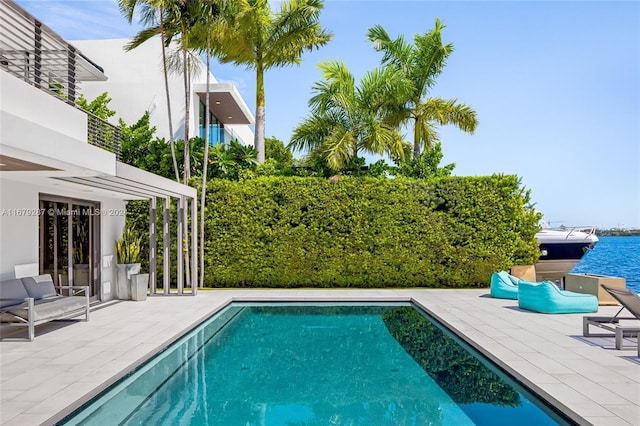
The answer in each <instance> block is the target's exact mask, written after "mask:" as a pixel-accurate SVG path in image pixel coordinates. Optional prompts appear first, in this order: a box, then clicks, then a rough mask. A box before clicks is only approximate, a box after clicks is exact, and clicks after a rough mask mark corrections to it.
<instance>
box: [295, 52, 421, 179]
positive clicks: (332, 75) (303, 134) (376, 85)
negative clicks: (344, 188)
mask: <svg viewBox="0 0 640 426" xmlns="http://www.w3.org/2000/svg"><path fill="white" fill-rule="evenodd" d="M319 68H320V70H321V71H322V73H323V77H324V81H320V82H317V83H315V84H314V86H313V90H314V92H315V93H316V94H315V96H313V97H312V98H311V100H310V101H309V106H310V108H311V116H310V117H308V118H306V119H304V120H303V121H302V123H301V124H300V125H298V127H297V128H296V129H295V130H294V132H293V136H292V138H291V142H290V143H289V148H291V149H296V150H306V151H308V152H309V153H310V154H312V155H320V156H321V157H324V159H325V160H326V162H327V165H328V166H329V167H330V168H331V169H333V170H337V171H339V170H340V169H342V168H343V167H344V166H345V165H346V164H348V163H349V162H350V161H351V160H353V159H355V158H356V157H357V156H358V154H359V153H360V152H369V153H375V154H384V153H387V154H389V155H391V156H395V157H403V156H404V148H405V146H406V144H405V142H404V141H403V139H402V135H401V134H400V132H399V131H398V130H397V127H396V126H394V125H390V124H389V123H387V122H385V121H384V120H383V117H384V116H385V115H386V112H387V111H388V110H389V109H390V108H397V106H398V105H399V104H400V103H401V102H402V101H404V99H406V98H407V96H408V95H409V94H410V93H411V89H412V86H411V84H410V82H409V81H408V80H406V79H405V78H403V75H402V73H401V72H400V71H399V70H397V69H395V68H394V67H384V68H378V69H375V70H373V71H369V72H368V73H367V74H366V75H365V76H364V77H363V78H362V80H361V81H360V83H359V85H358V86H356V84H355V80H354V78H353V75H352V74H351V72H350V71H349V70H348V69H347V67H346V66H345V64H344V63H342V62H341V61H327V62H322V63H320V64H319Z"/></svg>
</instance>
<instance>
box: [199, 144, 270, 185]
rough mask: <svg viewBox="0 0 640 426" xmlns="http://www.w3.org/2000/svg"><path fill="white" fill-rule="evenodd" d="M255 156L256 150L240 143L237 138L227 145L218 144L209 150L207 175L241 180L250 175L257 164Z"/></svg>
mask: <svg viewBox="0 0 640 426" xmlns="http://www.w3.org/2000/svg"><path fill="white" fill-rule="evenodd" d="M257 156H258V152H257V151H256V150H255V149H254V148H253V147H251V146H245V145H242V144H241V143H240V142H238V141H237V140H233V141H231V143H229V145H228V146H226V145H222V144H218V145H216V146H214V147H213V149H210V150H209V166H208V172H207V174H208V175H209V176H208V177H209V178H220V179H229V180H241V179H242V178H247V177H248V176H252V175H251V173H252V172H253V170H255V168H256V166H257V164H258V160H257ZM248 172H249V173H248ZM247 173H248V174H247Z"/></svg>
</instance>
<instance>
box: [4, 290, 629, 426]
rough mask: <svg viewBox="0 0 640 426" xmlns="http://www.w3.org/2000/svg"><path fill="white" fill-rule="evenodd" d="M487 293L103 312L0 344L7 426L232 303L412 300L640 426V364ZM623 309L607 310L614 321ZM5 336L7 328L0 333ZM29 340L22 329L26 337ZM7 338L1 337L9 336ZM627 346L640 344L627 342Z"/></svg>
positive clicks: (127, 307)
mask: <svg viewBox="0 0 640 426" xmlns="http://www.w3.org/2000/svg"><path fill="white" fill-rule="evenodd" d="M488 293H489V292H488V290H487V289H481V290H424V289H412V290H306V289H302V290H213V291H202V292H199V293H198V296H196V297H190V296H176V297H151V298H149V299H148V300H147V301H146V302H119V303H115V304H112V305H107V306H101V307H98V308H97V309H94V310H93V311H92V313H91V320H90V321H89V322H87V323H85V322H75V321H72V322H57V323H48V324H43V325H41V326H38V327H37V328H36V339H35V340H34V341H33V342H25V341H3V342H1V343H0V397H1V399H0V424H1V425H29V426H31V425H37V424H51V423H53V422H55V421H56V420H59V419H60V418H61V417H62V416H63V415H64V414H66V413H68V412H69V410H70V409H73V408H75V407H77V406H79V405H80V404H81V403H83V402H84V401H86V400H87V399H89V398H90V397H91V396H93V395H95V394H96V393H98V392H99V391H101V390H102V389H104V388H105V387H106V386H108V385H109V384H111V383H113V382H114V381H115V380H116V379H117V378H119V377H120V376H122V375H123V374H124V373H125V372H126V371H128V370H129V369H130V368H131V367H132V366H135V365H138V364H140V363H141V362H143V361H144V360H145V359H147V358H148V357H150V356H152V355H153V354H154V353H155V352H156V351H157V350H158V349H160V348H163V347H164V346H166V345H167V344H168V343H169V342H171V341H173V340H175V339H176V338H178V337H179V336H180V335H181V334H183V333H184V332H186V331H187V330H188V329H190V328H191V327H192V326H193V325H195V324H197V323H198V322H200V321H201V320H202V319H204V318H205V317H207V316H209V315H210V314H211V313H212V312H214V311H215V310H217V309H219V308H220V307H222V306H224V305H226V304H227V302H229V301H230V300H232V299H233V300H265V301H268V300H303V301H304V300H341V301H346V300H367V301H370V300H380V301H384V300H385V299H394V300H398V299H410V298H412V299H414V300H415V301H416V302H417V303H419V304H420V305H422V306H423V307H425V308H426V309H427V310H429V311H430V312H431V313H432V314H433V315H434V316H436V317H437V318H438V319H440V320H441V321H442V322H444V323H445V324H446V325H447V326H448V327H449V328H451V329H453V330H455V331H456V332H457V333H458V334H459V335H460V336H461V337H462V338H463V339H465V340H466V341H468V342H469V343H471V344H472V345H473V346H475V347H476V348H477V349H479V350H480V351H481V352H483V353H484V354H485V355H487V356H489V357H490V358H491V359H492V360H493V361H495V362H497V363H499V364H500V365H501V366H503V367H504V368H506V369H507V370H509V371H511V372H512V374H513V375H514V376H515V377H516V378H518V379H520V380H521V381H523V382H524V383H526V384H527V385H529V386H530V387H531V388H532V389H533V390H535V391H536V392H538V393H539V394H541V395H543V396H544V397H546V398H547V399H548V400H550V401H552V402H553V403H554V404H555V405H556V406H558V407H559V408H561V409H562V410H563V411H564V412H566V413H568V414H569V415H570V416H571V417H572V418H574V419H575V420H576V421H577V422H578V423H580V424H585V425H586V424H593V425H606V426H617V425H625V426H630V425H638V424H640V360H639V359H638V357H637V356H636V351H637V350H636V349H628V350H622V351H617V350H615V349H613V345H614V343H613V338H611V339H609V338H583V337H582V315H581V314H568V315H544V314H536V313H532V312H527V311H523V310H520V309H519V308H518V307H517V302H516V301H512V300H501V299H492V298H490V297H488ZM617 309H618V308H617V307H604V306H601V307H600V311H599V314H602V315H613V314H614V313H615V312H616V311H617ZM3 331H4V330H3ZM21 332H22V331H21ZM3 335H4V333H3ZM627 343H628V344H635V343H636V341H635V339H629V341H628V342H627Z"/></svg>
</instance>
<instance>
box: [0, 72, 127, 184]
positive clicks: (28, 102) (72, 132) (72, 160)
mask: <svg viewBox="0 0 640 426" xmlns="http://www.w3.org/2000/svg"><path fill="white" fill-rule="evenodd" d="M0 99H1V100H2V101H1V103H0V123H2V125H1V126H0V141H1V142H2V154H4V155H8V156H15V157H18V158H21V159H23V160H27V161H32V162H36V163H40V164H44V165H46V166H49V167H54V168H59V169H62V170H65V171H67V172H70V173H73V174H75V175H95V174H101V173H104V174H115V155H114V154H112V153H110V152H107V151H104V150H102V149H100V148H98V147H95V146H92V145H89V144H88V143H87V121H88V119H87V115H86V114H85V113H84V112H82V111H80V110H78V109H76V108H74V107H72V106H71V105H67V104H66V103H64V102H62V101H61V100H60V99H57V98H54V97H53V96H51V95H49V94H48V93H45V92H43V91H42V90H39V89H37V88H35V87H33V86H31V85H30V84H27V83H25V82H24V81H22V80H20V79H19V78H16V77H14V76H12V75H11V74H9V73H7V72H5V71H0ZM67 174H69V173H67Z"/></svg>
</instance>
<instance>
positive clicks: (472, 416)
mask: <svg viewBox="0 0 640 426" xmlns="http://www.w3.org/2000/svg"><path fill="white" fill-rule="evenodd" d="M517 422H520V423H522V424H536V425H545V424H567V422H566V421H565V420H564V419H562V418H561V417H560V416H558V415H557V414H555V413H554V412H553V411H552V410H551V409H549V408H548V407H546V406H545V405H544V404H543V403H542V402H540V401H538V400H536V399H535V398H534V397H533V396H532V395H531V394H530V393H528V392H526V391H525V390H524V389H522V388H521V387H520V386H518V385H517V384H516V383H515V382H514V381H513V380H511V379H510V378H508V377H507V376H506V375H504V374H503V373H501V372H500V371H499V370H498V369H497V368H496V367H492V366H490V365H489V364H488V362H487V361H485V360H481V359H480V358H478V357H477V355H474V354H472V353H471V352H470V351H469V350H468V349H465V348H464V347H463V346H461V344H459V341H458V340H457V339H456V338H454V337H453V336H452V335H451V334H450V333H448V332H446V331H445V330H444V329H443V328H442V327H441V326H439V325H437V324H435V323H434V322H433V321H432V320H430V319H429V318H428V317H427V316H426V315H425V314H423V313H422V312H419V311H418V310H417V309H416V308H414V307H412V306H410V305H408V304H405V305H399V304H394V305H367V306H362V305H350V306H345V305H340V306H336V305H317V304H316V305H302V304H301V305H289V304H286V305H285V304H278V305H275V306H274V305H259V304H252V305H247V304H232V305H230V306H229V307H228V308H226V309H225V310H224V311H223V312H221V313H220V314H218V315H216V316H214V317H213V318H212V319H210V320H208V321H206V322H205V323H204V324H203V325H201V326H199V327H198V328H197V329H195V330H194V331H192V332H191V333H189V334H188V335H187V336H185V337H184V338H183V339H181V340H180V341H178V342H177V343H176V344H174V345H173V346H171V347H169V348H168V349H167V350H165V351H164V352H162V353H161V354H160V355H159V356H157V357H155V358H154V359H153V360H151V361H150V362H149V363H147V364H146V365H144V366H143V367H141V368H140V369H139V370H138V371H136V372H134V373H133V374H131V375H130V376H129V377H127V378H126V379H124V380H123V381H121V382H120V383H118V384H117V385H116V386H114V387H113V388H112V389H110V390H108V391H107V392H105V394H104V395H102V396H100V397H98V398H97V399H95V400H94V401H92V402H91V403H90V404H88V405H87V406H86V407H83V408H82V409H81V411H79V412H77V413H74V414H73V416H72V417H70V418H69V419H67V420H66V423H65V424H82V425H94V424H95V425H105V424H122V425H143V424H144V425H149V424H153V425H224V426H227V425H228V426H232V425H239V426H253V425H255V426H258V425H268V426H294V425H295V426H298V425H299V426H303V425H305V426H307V425H309V426H310V425H331V426H347V425H349V426H356V425H440V424H442V425H466V424H480V425H481V424H487V425H500V424H504V425H513V424H515V423H517Z"/></svg>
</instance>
